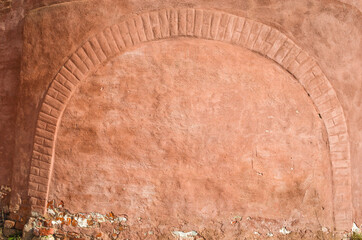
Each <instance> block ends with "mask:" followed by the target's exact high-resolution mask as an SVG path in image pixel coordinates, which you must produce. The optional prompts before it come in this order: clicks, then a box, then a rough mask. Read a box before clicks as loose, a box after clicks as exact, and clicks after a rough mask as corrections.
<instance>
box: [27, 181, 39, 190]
mask: <svg viewBox="0 0 362 240" xmlns="http://www.w3.org/2000/svg"><path fill="white" fill-rule="evenodd" d="M38 186H39V184H38V183H33V182H29V189H31V190H38Z"/></svg>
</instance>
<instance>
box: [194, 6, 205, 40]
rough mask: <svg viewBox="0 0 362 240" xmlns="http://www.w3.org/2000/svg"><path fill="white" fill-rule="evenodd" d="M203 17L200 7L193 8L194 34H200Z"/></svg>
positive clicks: (198, 35) (197, 35) (199, 35)
mask: <svg viewBox="0 0 362 240" xmlns="http://www.w3.org/2000/svg"><path fill="white" fill-rule="evenodd" d="M203 19H204V11H203V10H200V9H196V10H195V23H194V36H196V37H201V36H202V24H203Z"/></svg>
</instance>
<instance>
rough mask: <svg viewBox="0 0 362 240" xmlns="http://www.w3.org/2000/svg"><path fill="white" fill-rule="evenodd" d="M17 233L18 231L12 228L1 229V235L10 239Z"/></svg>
mask: <svg viewBox="0 0 362 240" xmlns="http://www.w3.org/2000/svg"><path fill="white" fill-rule="evenodd" d="M17 233H19V231H18V230H16V229H14V228H4V229H3V234H4V236H5V237H11V236H14V235H16V234H17Z"/></svg>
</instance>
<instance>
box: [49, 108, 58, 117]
mask: <svg viewBox="0 0 362 240" xmlns="http://www.w3.org/2000/svg"><path fill="white" fill-rule="evenodd" d="M60 113H61V112H60V111H58V110H56V109H55V108H53V109H52V111H51V112H50V115H51V116H53V117H55V118H59V117H60Z"/></svg>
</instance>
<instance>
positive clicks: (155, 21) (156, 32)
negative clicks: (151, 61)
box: [150, 12, 162, 39]
mask: <svg viewBox="0 0 362 240" xmlns="http://www.w3.org/2000/svg"><path fill="white" fill-rule="evenodd" d="M150 22H151V27H152V32H153V36H154V38H155V39H160V38H161V37H162V35H161V28H160V20H159V18H158V12H151V13H150Z"/></svg>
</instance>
